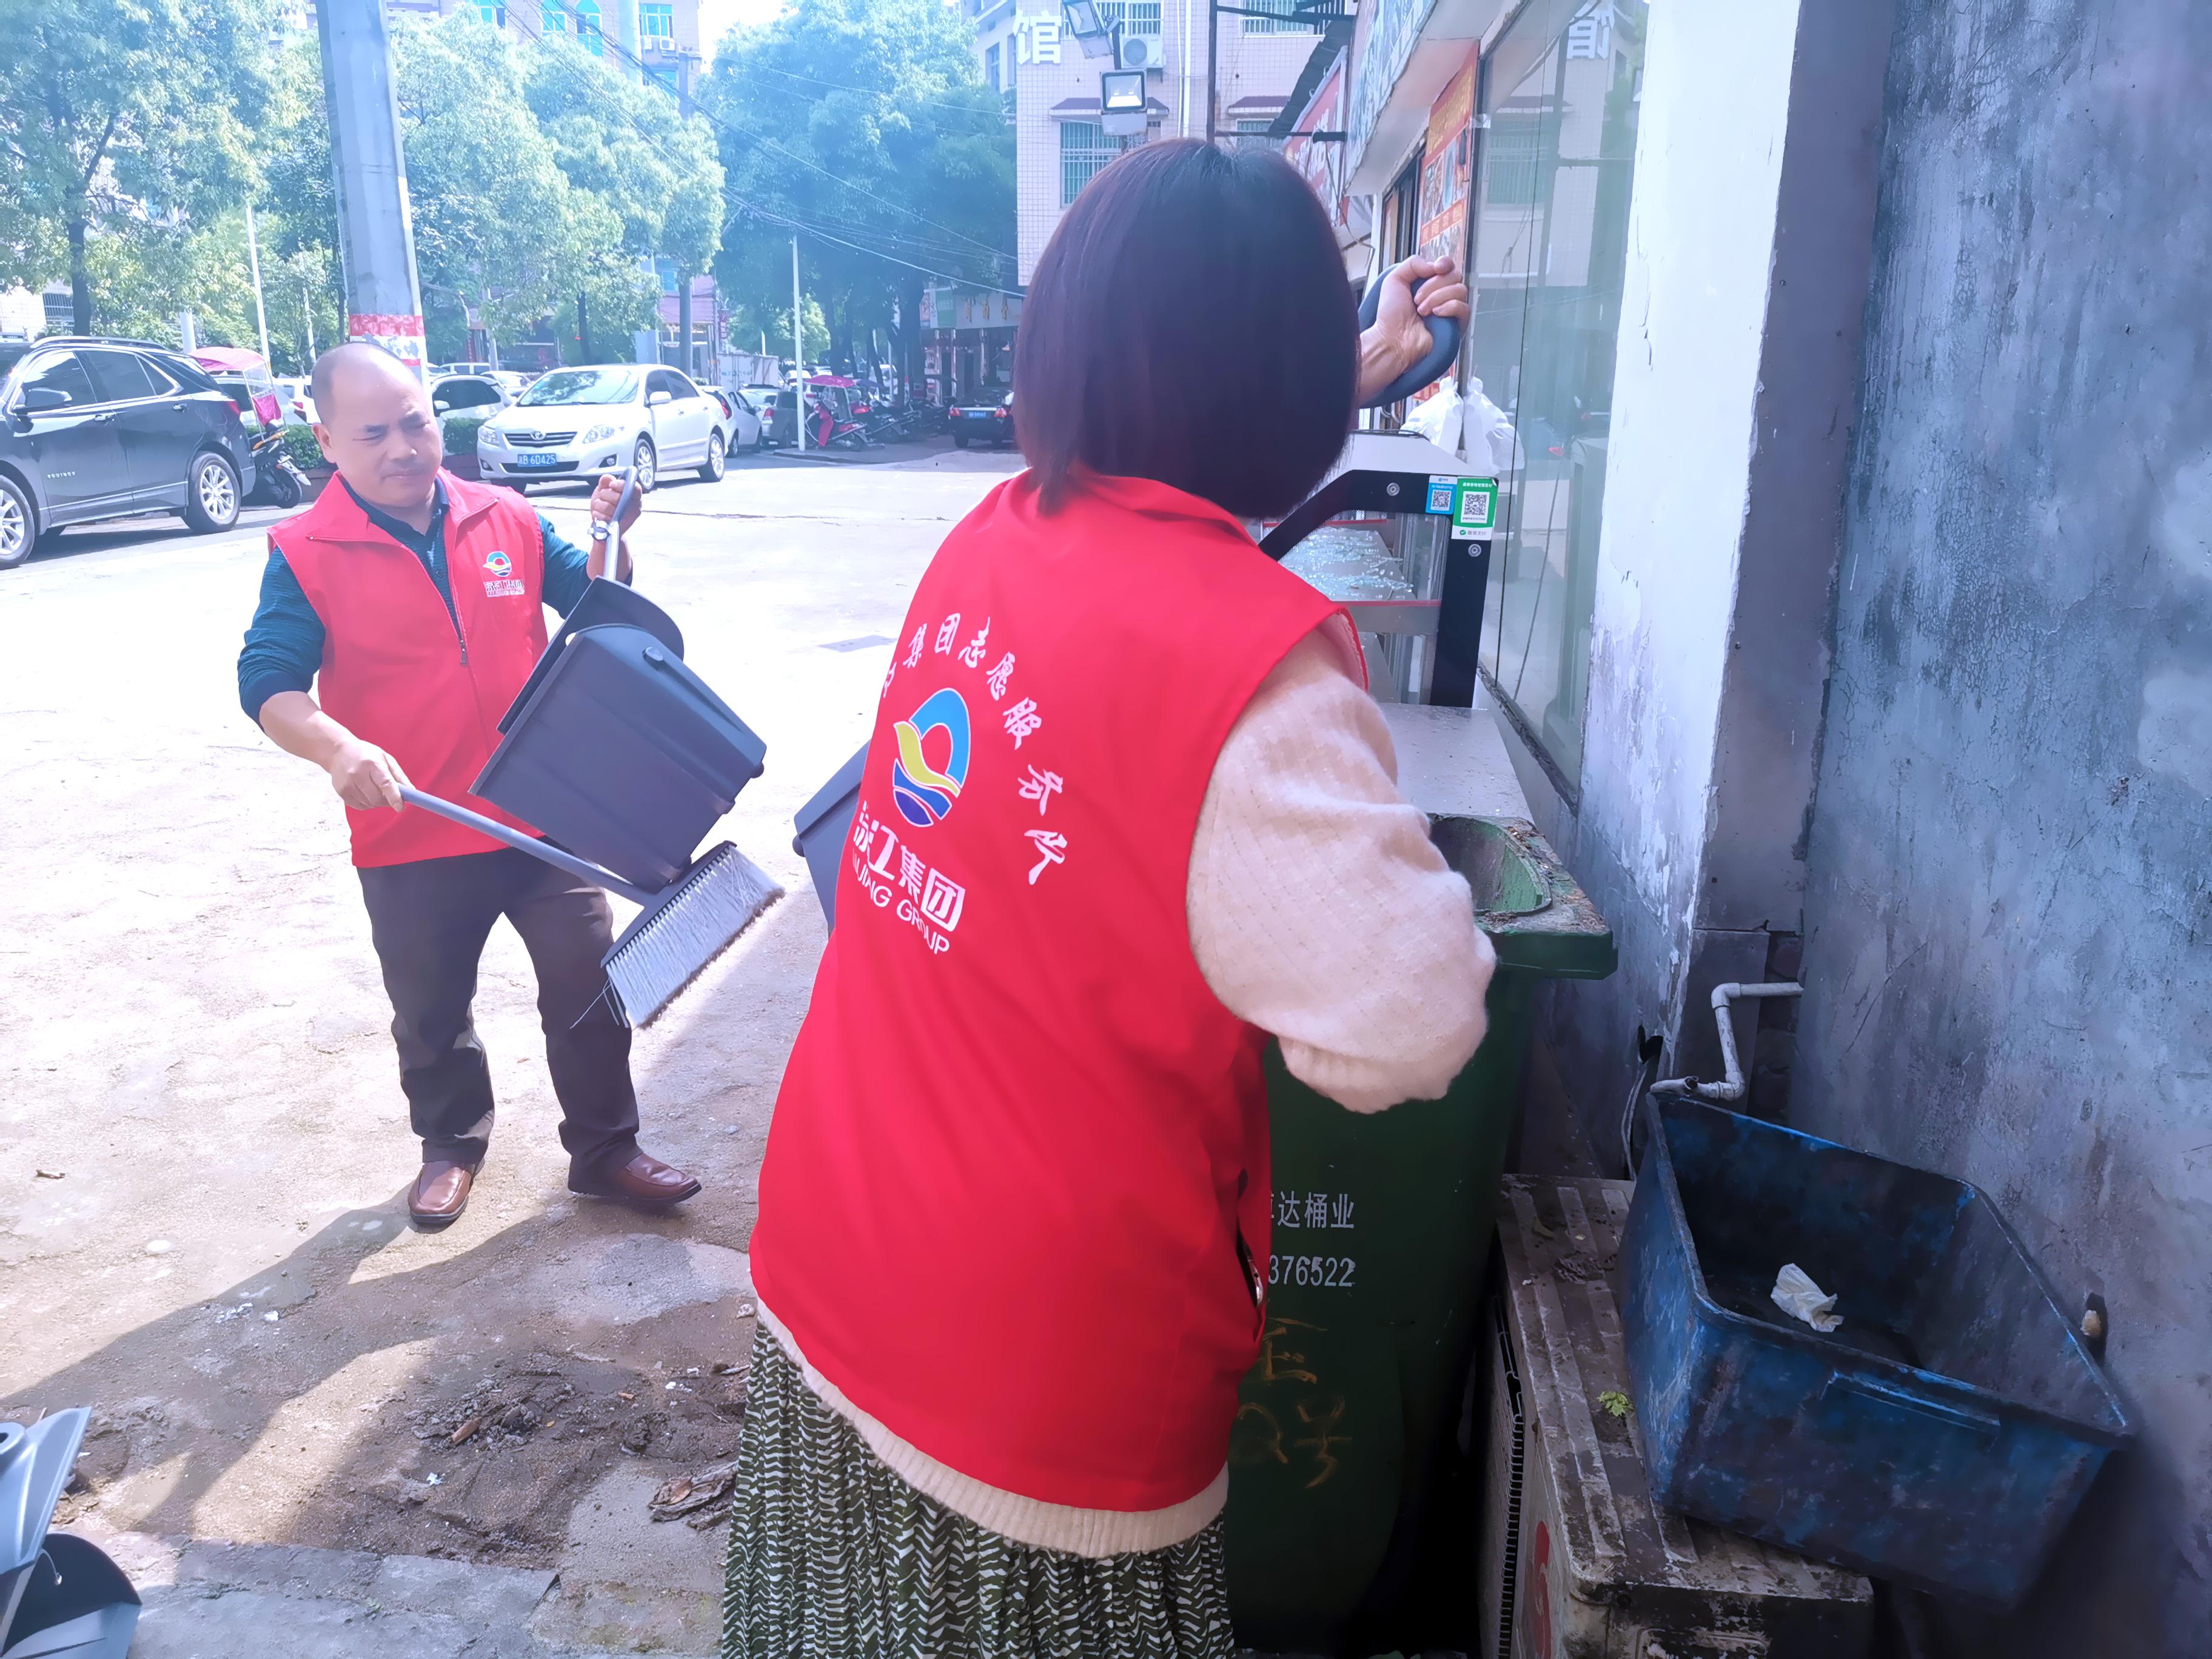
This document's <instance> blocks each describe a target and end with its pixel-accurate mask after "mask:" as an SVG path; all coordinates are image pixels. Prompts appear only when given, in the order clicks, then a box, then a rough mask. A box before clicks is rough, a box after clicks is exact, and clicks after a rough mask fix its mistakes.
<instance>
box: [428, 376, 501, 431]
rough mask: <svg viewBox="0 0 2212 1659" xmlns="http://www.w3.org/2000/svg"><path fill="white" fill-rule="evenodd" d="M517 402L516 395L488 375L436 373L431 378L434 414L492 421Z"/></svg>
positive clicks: (431, 403) (431, 400)
mask: <svg viewBox="0 0 2212 1659" xmlns="http://www.w3.org/2000/svg"><path fill="white" fill-rule="evenodd" d="M513 401H514V394H513V392H509V391H508V390H507V388H506V387H505V386H502V385H501V384H500V383H499V382H498V381H497V380H494V379H493V378H492V377H491V376H490V375H489V374H434V375H432V376H431V377H430V409H431V412H432V413H434V414H435V415H438V416H447V415H472V416H475V417H476V418H477V419H478V420H489V419H490V418H491V417H492V416H495V415H496V414H498V413H499V411H500V410H502V409H505V408H506V407H507V405H508V404H511V403H513Z"/></svg>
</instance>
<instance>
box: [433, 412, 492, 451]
mask: <svg viewBox="0 0 2212 1659" xmlns="http://www.w3.org/2000/svg"><path fill="white" fill-rule="evenodd" d="M483 423H484V417H483V416H481V415H448V416H446V418H445V419H444V420H442V421H441V422H438V435H439V436H441V438H443V439H444V440H445V441H446V453H447V454H448V455H473V454H475V453H477V428H479V427H481V426H483Z"/></svg>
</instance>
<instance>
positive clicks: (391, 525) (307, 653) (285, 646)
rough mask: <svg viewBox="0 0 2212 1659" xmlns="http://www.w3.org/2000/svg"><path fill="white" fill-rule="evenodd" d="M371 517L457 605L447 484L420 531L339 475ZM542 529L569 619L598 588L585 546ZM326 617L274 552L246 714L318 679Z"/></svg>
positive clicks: (553, 600)
mask: <svg viewBox="0 0 2212 1659" xmlns="http://www.w3.org/2000/svg"><path fill="white" fill-rule="evenodd" d="M332 482H333V483H337V485H338V486H339V487H340V488H341V489H344V490H345V492H346V493H347V494H348V495H353V498H354V501H356V503H357V504H358V505H359V506H360V507H361V510H362V512H364V513H367V514H368V521H369V523H371V524H373V525H374V526H376V527H377V528H378V529H379V530H380V531H382V532H384V533H385V534H386V535H387V536H389V537H391V538H392V540H393V541H394V542H396V543H398V544H399V545H400V546H402V547H404V548H405V549H406V550H408V551H409V552H410V553H412V554H413V555H414V556H416V558H418V559H420V560H422V568H423V569H424V570H426V571H428V573H429V576H430V580H432V581H434V582H435V583H436V584H437V585H438V594H439V597H440V598H441V599H444V600H445V602H446V609H447V611H452V610H453V576H452V573H451V572H450V571H449V570H448V569H447V563H446V484H445V480H443V479H442V478H441V479H440V480H439V481H438V485H437V493H436V495H435V497H434V499H433V501H432V502H431V506H430V525H429V528H428V529H427V530H422V531H417V530H416V529H415V528H414V526H411V525H409V524H406V523H404V522H402V521H401V520H398V519H395V518H393V517H392V515H391V514H390V513H386V512H385V511H383V510H382V509H381V508H380V507H371V506H370V505H369V504H368V502H367V501H362V499H361V497H360V496H359V495H354V491H353V487H352V486H351V485H350V484H348V483H346V482H345V480H343V478H339V479H334V480H333V481H332ZM538 536H539V538H540V540H541V543H542V544H543V546H544V559H545V579H544V595H545V603H546V604H548V605H551V606H552V607H553V608H554V609H555V610H556V611H559V612H560V613H561V614H562V616H564V617H565V616H567V615H568V613H569V612H570V611H573V610H574V609H575V607H576V601H577V600H579V599H582V598H583V597H584V589H585V588H586V587H587V586H590V584H591V576H590V574H589V573H588V572H586V569H585V568H584V561H585V553H584V550H583V549H581V548H580V547H578V546H576V545H575V544H574V543H572V542H569V541H568V540H566V539H565V538H562V536H561V535H560V533H559V532H556V530H555V529H554V528H553V526H551V525H550V524H549V523H547V522H546V520H545V515H544V513H539V514H538ZM324 637H325V630H324V626H323V619H322V617H319V616H318V615H317V614H316V611H315V607H314V606H313V605H310V604H309V603H308V602H307V594H306V592H304V591H302V589H301V586H300V579H299V578H298V577H297V576H295V575H294V574H292V567H291V566H290V565H289V564H287V563H285V562H284V556H283V554H281V553H276V552H271V553H270V556H269V562H268V564H267V565H266V566H265V567H264V568H263V570H262V572H261V599H260V603H259V604H258V605H256V606H255V608H254V611H253V623H252V627H250V628H248V629H246V647H245V649H243V650H242V651H240V653H238V702H239V706H240V708H243V709H245V711H246V718H247V719H248V720H252V721H254V722H255V723H256V724H258V723H259V721H260V719H261V709H262V706H263V705H264V703H266V702H268V701H269V699H270V698H271V697H273V696H276V694H277V693H278V692H279V691H305V690H309V689H311V688H312V687H313V685H314V683H315V675H316V673H317V671H319V670H320V669H321V667H322V665H323V644H324Z"/></svg>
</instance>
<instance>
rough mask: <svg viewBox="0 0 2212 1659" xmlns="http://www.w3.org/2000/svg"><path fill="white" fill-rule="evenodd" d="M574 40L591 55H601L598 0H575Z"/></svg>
mask: <svg viewBox="0 0 2212 1659" xmlns="http://www.w3.org/2000/svg"><path fill="white" fill-rule="evenodd" d="M575 11H576V41H577V44H578V45H580V46H582V47H583V48H584V49H585V50H586V52H590V53H591V54H592V56H593V57H595V58H596V57H600V56H603V55H604V54H603V52H601V50H600V48H601V45H602V42H601V40H600V39H599V0H576V6H575Z"/></svg>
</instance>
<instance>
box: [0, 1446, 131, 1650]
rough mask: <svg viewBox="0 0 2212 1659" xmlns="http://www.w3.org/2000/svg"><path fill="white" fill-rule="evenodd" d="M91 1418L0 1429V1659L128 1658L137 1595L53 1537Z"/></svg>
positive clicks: (73, 1542) (119, 1574) (93, 1550)
mask: <svg viewBox="0 0 2212 1659" xmlns="http://www.w3.org/2000/svg"><path fill="white" fill-rule="evenodd" d="M91 1417H92V1413H90V1412H89V1411H88V1410H86V1409H85V1408H84V1407H82V1406H79V1407H74V1408H72V1409H71V1410H69V1411H65V1412H56V1413H54V1414H53V1415H52V1417H48V1418H45V1419H41V1420H40V1421H39V1422H37V1423H33V1424H32V1425H30V1426H29V1427H25V1426H24V1425H21V1424H20V1423H0V1659H125V1656H127V1655H128V1654H129V1653H130V1651H131V1638H132V1637H133V1636H134V1635H136V1634H137V1630H138V1613H139V1601H138V1592H137V1590H135V1589H131V1581H130V1579H128V1578H126V1577H124V1574H123V1569H122V1568H120V1567H118V1566H117V1565H115V1563H114V1562H112V1561H111V1560H109V1559H107V1557H106V1555H105V1554H103V1553H101V1552H100V1549H99V1548H98V1547H95V1546H94V1545H92V1544H89V1543H88V1542H86V1541H84V1540H83V1539H82V1538H73V1537H71V1536H70V1534H68V1533H65V1532H48V1531H47V1530H46V1527H47V1524H48V1523H49V1522H52V1519H53V1517H54V1505H55V1504H58V1503H60V1502H61V1498H62V1493H63V1492H64V1491H65V1490H67V1489H68V1486H69V1483H70V1471H71V1470H72V1469H74V1468H76V1454H77V1449H78V1448H79V1447H80V1446H82V1444H83V1443H84V1430H85V1425H86V1424H87V1423H88V1422H89V1421H90V1420H91Z"/></svg>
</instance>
